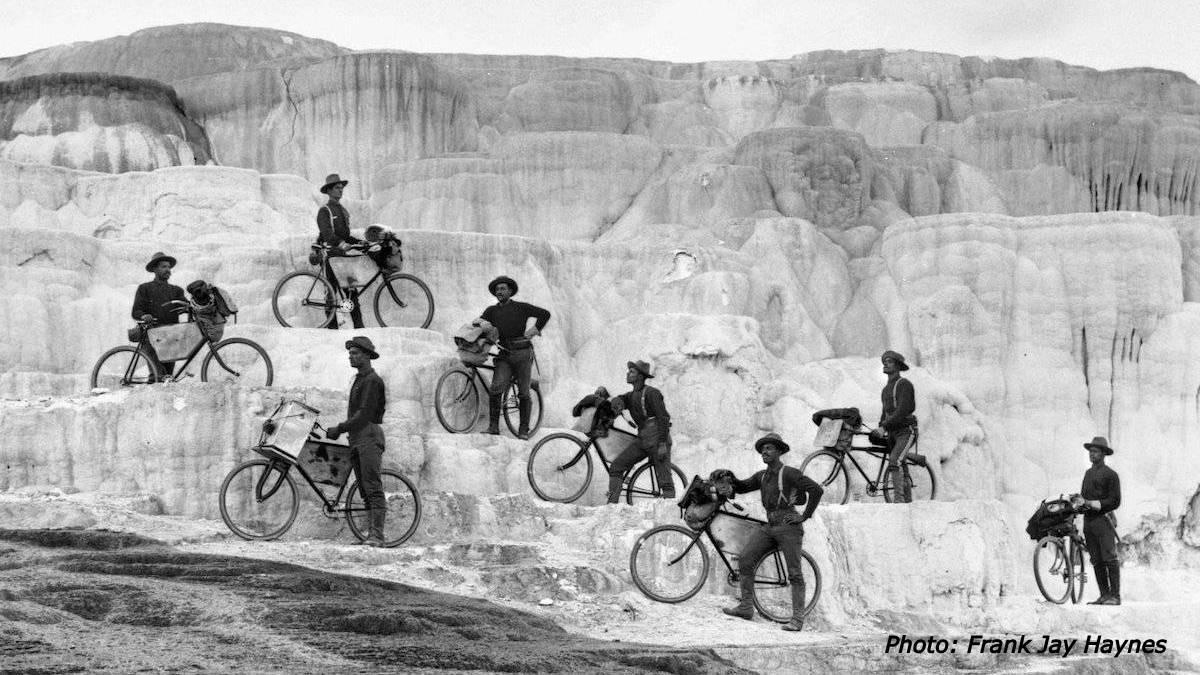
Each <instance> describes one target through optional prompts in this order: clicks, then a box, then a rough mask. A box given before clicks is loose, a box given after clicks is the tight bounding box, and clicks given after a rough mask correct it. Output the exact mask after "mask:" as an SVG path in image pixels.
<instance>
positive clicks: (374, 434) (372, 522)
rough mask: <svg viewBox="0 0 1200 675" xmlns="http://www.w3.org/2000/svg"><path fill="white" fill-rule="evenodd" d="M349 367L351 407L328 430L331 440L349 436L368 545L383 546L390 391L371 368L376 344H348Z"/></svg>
mask: <svg viewBox="0 0 1200 675" xmlns="http://www.w3.org/2000/svg"><path fill="white" fill-rule="evenodd" d="M346 350H347V351H348V352H349V356H350V367H351V368H354V369H355V370H357V371H358V374H357V375H355V376H354V382H353V383H352V384H351V385H350V404H349V408H348V411H347V414H346V421H345V422H342V423H340V424H335V425H334V426H333V427H331V428H329V429H328V430H326V435H327V436H328V437H329V438H330V439H331V440H337V437H338V436H341V435H342V434H343V433H345V432H349V433H350V461H351V462H352V463H353V465H354V475H355V477H356V478H357V479H358V485H359V489H360V490H362V493H363V501H364V502H366V505H367V509H368V512H367V521H368V528H367V532H368V534H367V539H366V541H364V542H362V543H364V544H366V545H367V546H383V545H384V538H383V527H384V524H385V522H386V520H387V497H386V496H385V495H384V493H383V476H382V474H381V471H382V468H383V445H384V444H383V429H382V428H381V427H380V426H379V425H380V424H382V423H383V412H384V410H385V409H386V407H387V391H386V388H385V387H384V385H383V378H381V377H379V374H378V373H376V372H375V369H374V368H372V367H371V361H373V360H375V359H377V358H379V353H378V352H376V351H375V345H374V344H372V343H371V340H370V339H369V338H366V337H363V336H361V335H358V336H355V337H354V338H353V339H351V340H347V341H346Z"/></svg>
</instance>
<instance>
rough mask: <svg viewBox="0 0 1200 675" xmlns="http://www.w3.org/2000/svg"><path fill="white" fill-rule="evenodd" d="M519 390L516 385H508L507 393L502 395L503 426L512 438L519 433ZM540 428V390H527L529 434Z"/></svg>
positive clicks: (531, 388)
mask: <svg viewBox="0 0 1200 675" xmlns="http://www.w3.org/2000/svg"><path fill="white" fill-rule="evenodd" d="M520 391H521V390H520V388H519V387H517V385H516V383H515V382H514V383H513V384H511V385H509V387H508V392H507V393H506V394H505V395H504V406H503V411H504V425H505V426H507V427H508V430H509V431H510V432H512V435H513V436H516V435H517V432H518V431H520V429H519V428H518V427H519V426H520V422H521V402H520V400H519V399H518V398H517V397H518V395H519V394H520ZM540 426H542V392H541V390H540V389H535V388H533V387H530V388H529V433H531V434H532V433H533V432H535V431H537V430H538V427H540Z"/></svg>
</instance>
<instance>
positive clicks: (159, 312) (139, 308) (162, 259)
mask: <svg viewBox="0 0 1200 675" xmlns="http://www.w3.org/2000/svg"><path fill="white" fill-rule="evenodd" d="M174 267H175V258H173V257H171V256H169V255H167V254H165V253H163V252H162V251H159V252H158V253H155V254H154V255H153V256H152V257H151V258H150V262H148V263H146V271H147V272H152V273H153V274H154V279H153V280H151V281H147V282H146V283H144V284H141V285H139V286H138V287H137V292H136V293H135V294H134V296H133V312H132V314H133V318H134V319H136V320H138V321H153V322H155V324H156V325H159V326H166V325H169V324H176V323H179V311H178V310H177V309H172V308H173V307H178V305H174V304H172V303H175V302H181V303H183V305H184V306H186V305H187V300H186V299H185V298H184V295H183V289H182V288H180V287H178V286H176V285H174V284H171V283H167V280H168V279H170V278H171V270H172V269H174ZM146 347H147V348H148V349H149V350H150V358H152V359H154V362H155V363H157V364H158V367H159V371H160V372H161V373H162V374H163V377H164V378H165V377H166V376H168V375H171V374H172V373H174V372H175V363H174V362H172V363H163V362H162V361H159V360H158V354H156V353H155V352H154V347H153V346H151V345H150V344H149V343H147V345H146Z"/></svg>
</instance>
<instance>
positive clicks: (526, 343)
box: [500, 338, 533, 349]
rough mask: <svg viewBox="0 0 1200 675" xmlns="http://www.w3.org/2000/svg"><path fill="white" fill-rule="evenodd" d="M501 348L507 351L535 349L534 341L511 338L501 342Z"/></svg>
mask: <svg viewBox="0 0 1200 675" xmlns="http://www.w3.org/2000/svg"><path fill="white" fill-rule="evenodd" d="M500 346H501V347H504V348H505V349H530V348H532V347H533V340H530V339H529V338H510V339H508V340H501V341H500Z"/></svg>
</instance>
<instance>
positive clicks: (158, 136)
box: [0, 73, 212, 173]
mask: <svg viewBox="0 0 1200 675" xmlns="http://www.w3.org/2000/svg"><path fill="white" fill-rule="evenodd" d="M211 154H212V151H211V149H210V147H209V142H208V137H207V136H206V135H205V133H204V129H203V128H202V127H201V126H199V125H198V124H196V122H194V121H193V120H192V119H191V118H189V117H188V116H187V113H186V112H185V111H184V109H183V106H182V104H181V103H180V102H179V99H178V98H177V97H176V95H175V91H174V90H172V89H171V88H170V87H167V86H164V85H162V84H160V83H158V82H154V81H151V80H142V79H135V78H131V77H117V76H110V75H100V74H97V73H60V74H52V75H39V76H31V77H25V78H21V79H17V80H12V81H0V158H2V159H6V160H10V161H17V162H28V163H33V164H51V165H56V166H66V167H70V168H73V169H86V170H90V171H104V172H108V173H124V172H126V171H151V170H153V169H157V168H160V167H164V166H179V165H191V164H204V163H206V162H208V161H209V159H210V157H211Z"/></svg>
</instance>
